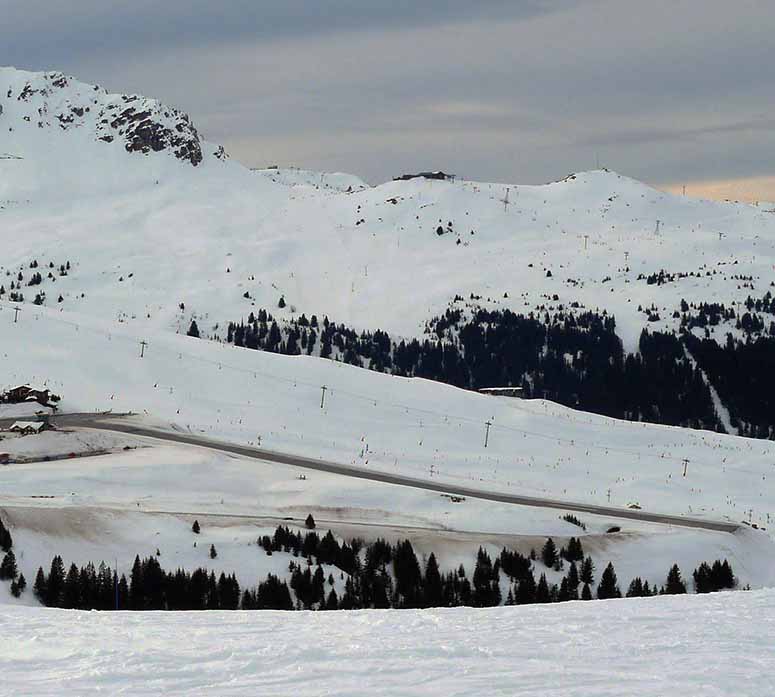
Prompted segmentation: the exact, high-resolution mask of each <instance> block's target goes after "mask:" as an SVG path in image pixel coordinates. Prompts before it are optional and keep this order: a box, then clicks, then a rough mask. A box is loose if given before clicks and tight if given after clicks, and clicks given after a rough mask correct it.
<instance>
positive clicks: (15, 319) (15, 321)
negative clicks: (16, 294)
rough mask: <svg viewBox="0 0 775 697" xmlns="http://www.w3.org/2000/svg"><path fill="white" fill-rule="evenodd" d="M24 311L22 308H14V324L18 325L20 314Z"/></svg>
mask: <svg viewBox="0 0 775 697" xmlns="http://www.w3.org/2000/svg"><path fill="white" fill-rule="evenodd" d="M21 311H22V309H21V308H20V307H14V308H13V313H14V314H13V323H14V324H16V323H17V322H18V321H19V313H20V312H21Z"/></svg>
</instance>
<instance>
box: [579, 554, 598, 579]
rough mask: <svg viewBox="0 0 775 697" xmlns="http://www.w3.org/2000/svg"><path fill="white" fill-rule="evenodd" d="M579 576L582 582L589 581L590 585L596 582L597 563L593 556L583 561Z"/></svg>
mask: <svg viewBox="0 0 775 697" xmlns="http://www.w3.org/2000/svg"><path fill="white" fill-rule="evenodd" d="M579 578H580V579H581V582H582V583H587V584H589V585H590V586H591V585H592V584H593V583H594V582H595V565H594V563H593V562H592V557H587V558H586V559H585V560H584V562H583V563H582V565H581V574H580V575H579Z"/></svg>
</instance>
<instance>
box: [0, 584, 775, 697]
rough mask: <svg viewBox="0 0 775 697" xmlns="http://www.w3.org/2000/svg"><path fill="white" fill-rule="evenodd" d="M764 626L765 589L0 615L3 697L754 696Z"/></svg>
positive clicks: (768, 602) (766, 657) (767, 658)
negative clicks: (473, 603)
mask: <svg viewBox="0 0 775 697" xmlns="http://www.w3.org/2000/svg"><path fill="white" fill-rule="evenodd" d="M773 618H775V593H773V592H772V591H759V592H751V593H736V594H728V593H723V594H715V595H706V596H671V597H662V598H648V599H635V600H608V601H596V602H588V603H583V602H576V603H571V604H563V605H554V606H551V605H550V606H531V607H513V608H498V609H491V610H476V609H470V608H459V609H450V610H423V611H414V610H399V611H361V612H314V613H277V612H261V613H245V612H239V613H237V612H232V613H224V612H206V613H132V614H128V615H127V614H123V613H122V614H118V613H98V612H92V613H84V612H78V611H65V610H43V609H40V610H28V609H22V608H13V609H11V608H0V625H1V626H2V627H3V636H4V638H5V639H6V640H7V641H6V643H5V649H4V650H3V652H2V653H0V671H2V674H3V681H2V684H1V685H0V693H2V694H3V695H18V694H32V693H34V694H36V695H41V696H43V695H62V694H85V693H91V692H94V691H97V690H100V691H103V692H105V693H108V694H123V693H131V694H133V695H138V696H140V695H158V694H162V693H163V694H165V695H218V697H225V696H227V695H246V694H272V695H278V696H279V695H294V697H295V696H303V695H321V694H326V695H353V696H354V695H363V694H369V695H395V696H399V695H400V696H401V697H412V696H418V697H419V696H420V695H423V696H427V697H431V696H433V695H444V696H445V697H446V696H447V695H483V694H489V695H522V694H530V695H534V694H541V695H547V696H552V697H554V696H559V695H562V696H563V697H592V696H594V697H599V696H600V695H663V694H677V695H684V694H685V695H699V694H704V695H714V697H727V696H728V697H732V696H734V697H763V696H764V695H769V694H771V692H772V671H771V667H772V636H773V634H775V620H774V619H773ZM182 636H185V641H183V642H181V637H182ZM63 637H66V638H67V641H66V642H63V641H62V638H63Z"/></svg>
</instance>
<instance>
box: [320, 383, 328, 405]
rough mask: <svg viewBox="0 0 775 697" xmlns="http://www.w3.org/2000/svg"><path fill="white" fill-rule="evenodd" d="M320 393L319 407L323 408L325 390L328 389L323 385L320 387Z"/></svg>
mask: <svg viewBox="0 0 775 697" xmlns="http://www.w3.org/2000/svg"><path fill="white" fill-rule="evenodd" d="M320 389H321V390H322V393H321V395H320V408H321V409H322V408H323V404H325V401H326V390H327V389H328V388H327V387H326V386H325V385H323V386H322V387H321V388H320Z"/></svg>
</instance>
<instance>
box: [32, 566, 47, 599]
mask: <svg viewBox="0 0 775 697" xmlns="http://www.w3.org/2000/svg"><path fill="white" fill-rule="evenodd" d="M46 589H47V586H46V573H45V572H44V571H43V567H42V566H39V567H38V573H37V575H36V576H35V584H34V585H33V586H32V592H33V593H35V597H36V598H37V599H38V600H39V601H40V602H41V603H45V602H46V597H47V593H46Z"/></svg>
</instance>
